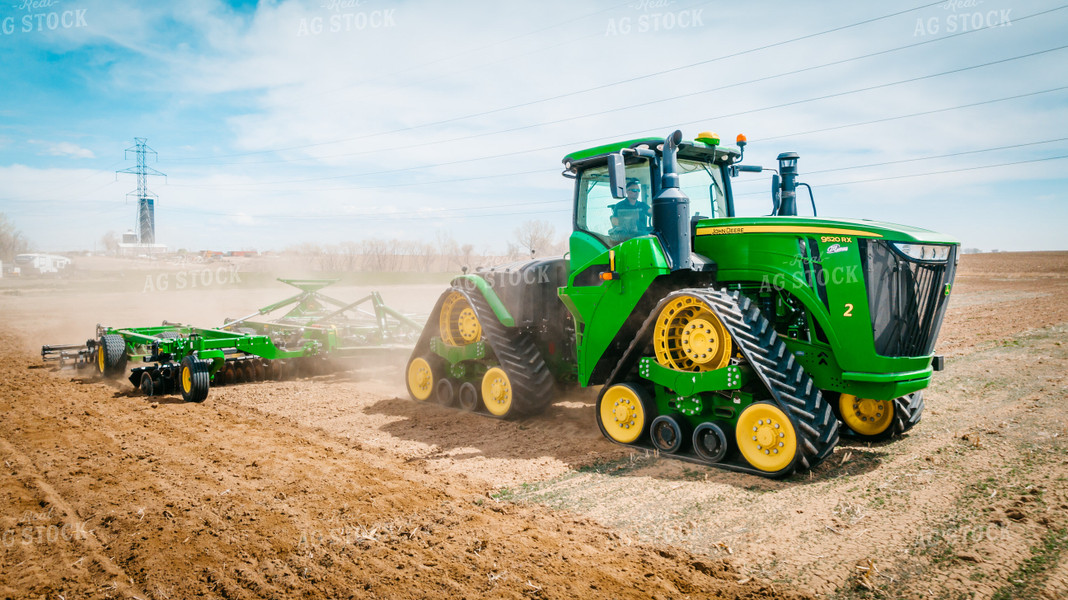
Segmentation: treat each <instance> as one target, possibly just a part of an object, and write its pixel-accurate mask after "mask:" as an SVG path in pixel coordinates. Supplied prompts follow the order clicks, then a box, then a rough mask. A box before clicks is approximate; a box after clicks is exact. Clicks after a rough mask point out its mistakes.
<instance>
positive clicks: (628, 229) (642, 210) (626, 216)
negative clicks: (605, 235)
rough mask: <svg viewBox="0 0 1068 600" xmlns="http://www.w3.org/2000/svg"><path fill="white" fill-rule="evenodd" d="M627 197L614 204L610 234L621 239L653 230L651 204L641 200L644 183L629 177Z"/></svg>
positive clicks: (627, 238)
mask: <svg viewBox="0 0 1068 600" xmlns="http://www.w3.org/2000/svg"><path fill="white" fill-rule="evenodd" d="M626 193H627V197H626V198H624V199H622V200H620V201H619V202H616V203H615V204H613V205H612V230H611V231H610V232H609V234H610V235H611V236H612V237H613V238H615V239H618V240H619V241H621V242H622V241H624V240H629V239H630V238H632V237H634V236H637V235H644V234H646V233H649V232H650V231H652V229H651V228H650V227H649V218H650V209H649V205H648V204H646V203H645V202H642V200H641V193H642V184H641V182H640V181H638V180H637V179H634V178H630V179H627V187H626Z"/></svg>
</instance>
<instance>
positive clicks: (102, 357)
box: [96, 344, 107, 373]
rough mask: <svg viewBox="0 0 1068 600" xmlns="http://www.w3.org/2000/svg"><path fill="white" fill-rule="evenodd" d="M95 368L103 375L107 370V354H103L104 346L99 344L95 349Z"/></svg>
mask: <svg viewBox="0 0 1068 600" xmlns="http://www.w3.org/2000/svg"><path fill="white" fill-rule="evenodd" d="M96 367H97V368H98V369H100V372H101V373H103V372H104V371H106V370H107V352H104V345H103V344H99V345H97V347H96Z"/></svg>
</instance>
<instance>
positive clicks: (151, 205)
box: [115, 137, 167, 245]
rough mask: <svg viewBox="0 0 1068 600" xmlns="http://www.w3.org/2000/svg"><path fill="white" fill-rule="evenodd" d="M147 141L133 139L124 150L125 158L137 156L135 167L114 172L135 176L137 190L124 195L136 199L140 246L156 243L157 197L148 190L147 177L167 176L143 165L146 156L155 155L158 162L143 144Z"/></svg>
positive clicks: (154, 153)
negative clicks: (131, 153) (130, 144)
mask: <svg viewBox="0 0 1068 600" xmlns="http://www.w3.org/2000/svg"><path fill="white" fill-rule="evenodd" d="M147 141H148V139H147V138H139V137H135V138H134V145H133V147H131V148H127V149H126V152H125V154H124V156H125V157H128V156H129V155H130V152H133V153H135V154H136V155H137V166H136V167H130V168H128V169H123V170H121V171H115V172H116V173H133V174H134V175H137V190H136V191H133V192H130V193H129V194H126V197H127V198H129V197H130V196H134V197H136V198H137V237H138V241H139V243H141V244H142V245H148V244H155V243H156V200H158V199H159V196H157V195H156V194H154V193H152V192H151V191H150V190H149V189H148V176H149V175H159V176H161V177H166V176H167V174H166V173H160V172H159V171H157V170H155V169H153V168H152V167H150V166H148V165H146V164H145V157H146V155H148V154H153V155H155V156H156V160H157V161H158V160H159V155H158V154H156V151H155V150H153V149H152V148H149V147H148V144H146V143H145V142H147Z"/></svg>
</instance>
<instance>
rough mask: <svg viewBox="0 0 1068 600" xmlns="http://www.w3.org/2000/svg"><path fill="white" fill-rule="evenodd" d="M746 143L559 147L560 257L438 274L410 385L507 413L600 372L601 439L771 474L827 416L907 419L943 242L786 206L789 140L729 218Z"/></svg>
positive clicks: (938, 306)
mask: <svg viewBox="0 0 1068 600" xmlns="http://www.w3.org/2000/svg"><path fill="white" fill-rule="evenodd" d="M744 150H745V138H744V136H739V138H738V146H737V147H728V146H723V145H721V144H720V141H719V139H718V137H716V136H715V135H714V134H707V133H705V134H700V135H698V137H697V139H696V140H695V141H693V142H684V141H682V133H681V132H679V131H676V132H674V133H673V134H672V135H670V136H668V137H667V138H666V139H660V138H647V139H638V140H630V141H626V142H620V143H615V144H609V145H605V146H599V147H596V148H591V149H588V150H583V151H580V152H575V153H572V154H569V155H568V156H566V157H565V158H564V166H565V171H564V175H565V176H566V177H569V178H572V179H574V180H575V198H574V200H575V202H574V232H573V233H572V234H571V239H570V252H569V253H568V255H567V256H566V257H563V258H548V259H537V260H531V261H527V262H521V263H514V264H507V265H502V266H498V267H494V268H489V269H479V270H477V271H475V272H473V273H466V272H465V274H464V275H462V276H460V277H457V278H455V279H454V280H453V282H452V285H451V287H450V288H449V289H448V290H446V291H445V293H444V294H442V296H441V297H440V298H439V300H438V302H437V304H436V306H435V307H434V310H433V312H432V313H431V317H430V320H429V321H428V322H427V325H426V326H425V328H424V329H423V332H422V334H421V337H420V339H419V341H418V342H417V344H416V347H415V350H414V352H413V353H412V355H411V358H410V359H409V361H408V367H407V371H406V380H407V386H408V391H409V393H410V394H411V396H412V398H413V399H415V400H417V401H433V402H437V403H440V404H445V405H453V404H458V405H459V407H460V408H462V409H464V410H470V411H478V412H482V413H484V414H487V415H489V416H491V417H496V418H520V417H526V416H529V415H533V414H537V413H539V412H541V411H542V410H544V409H545V408H546V407H547V406H548V405H549V404H550V403H551V402H552V401H553V398H554V395H555V394H556V393H558V392H559V391H560V390H561V389H563V388H565V387H566V386H568V385H573V384H577V385H580V386H583V387H586V386H602V387H601V390H600V394H599V396H598V398H597V403H596V415H597V422H598V424H599V426H600V428H601V432H602V433H603V434H604V435H605V437H607V438H608V439H609V440H611V441H613V442H616V443H618V444H623V445H626V446H632V447H637V448H647V449H655V450H658V451H659V452H661V453H663V454H667V455H671V456H674V457H677V458H681V459H684V460H688V461H692V462H699V463H703V464H709V465H714V466H717V467H721V468H725V469H730V470H735V471H742V472H746V473H752V474H756V475H761V476H765V477H773V478H777V477H785V476H787V475H789V474H791V473H794V472H797V471H801V470H805V469H811V468H812V467H814V466H815V465H817V464H819V463H820V461H822V460H824V459H825V458H826V457H827V456H829V455H830V453H831V452H832V450H833V449H834V446H835V445H836V444H837V442H838V437H839V431H840V429H839V427H840V425H839V423H840V422H841V423H842V424H844V426H845V428H844V430H843V431H844V432H845V433H846V434H847V435H851V436H855V437H857V438H860V439H863V440H879V439H886V438H888V437H891V436H894V435H898V434H900V433H902V432H904V431H906V430H908V429H909V428H911V427H912V426H913V425H915V423H916V422H917V421H918V420H919V418H920V414H921V412H922V410H923V396H922V390H923V389H924V388H926V387H927V385H928V384H929V382H930V379H931V376H932V372H933V371H936V370H940V369H941V368H942V365H943V360H942V357H940V356H935V355H934V344H935V340H936V338H937V336H938V330H939V327H940V325H941V323H942V319H943V317H944V314H945V310H946V304H947V300H948V297H949V293H950V288H951V286H952V282H953V276H954V271H955V266H956V262H957V256H958V246H959V243H958V242H957V241H956V240H954V239H952V238H950V237H947V236H944V235H940V234H937V233H933V232H930V231H925V230H922V229H917V228H913V227H906V226H900V225H892V224H888V223H880V222H874V221H867V220H845V219H825V218H819V217H816V216H811V217H810V216H798V214H797V212H798V211H797V189H798V187H801V186H806V184H803V183H799V182H798V181H797V155H796V154H794V153H785V154H781V155H779V167H778V169H777V170H775V171H776V172H775V174H774V175H773V177H772V183H773V185H772V188H773V191H772V210H771V215H770V216H758V217H741V216H737V215H736V213H735V197H734V194H733V192H732V189H731V180H732V178H733V177H737V176H739V175H740V174H741V173H745V172H760V171H762V170H764V169H763V168H762V167H759V166H752V165H741V164H739V163H740V162H741V160H742V157H743V153H744ZM806 187H807V186H806ZM809 196H810V198H811V189H810V188H809ZM642 198H652V201H651V203H648V204H647V203H646V202H644V201H643V200H642ZM812 208H813V213H815V202H814V201H813V202H812Z"/></svg>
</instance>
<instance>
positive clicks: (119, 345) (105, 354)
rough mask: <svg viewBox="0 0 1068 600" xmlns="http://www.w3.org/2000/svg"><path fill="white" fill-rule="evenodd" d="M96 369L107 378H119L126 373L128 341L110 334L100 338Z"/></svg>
mask: <svg viewBox="0 0 1068 600" xmlns="http://www.w3.org/2000/svg"><path fill="white" fill-rule="evenodd" d="M96 351H97V355H96V359H97V360H96V368H97V371H98V372H100V374H101V375H103V376H105V377H117V376H119V375H122V374H123V373H125V372H126V340H125V339H123V337H122V336H121V335H118V334H115V333H109V334H107V335H102V336H100V339H99V340H97V344H96Z"/></svg>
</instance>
